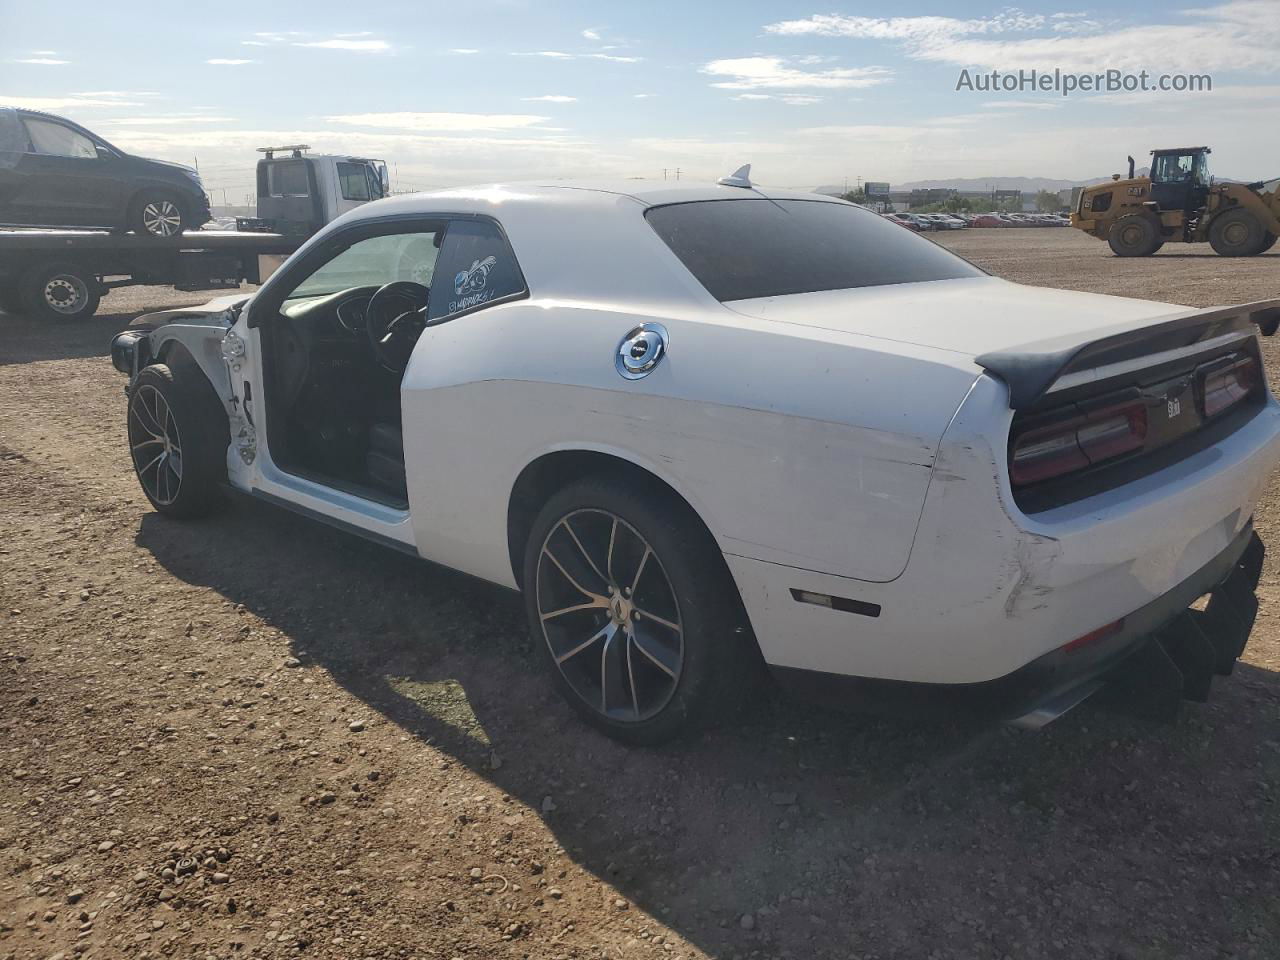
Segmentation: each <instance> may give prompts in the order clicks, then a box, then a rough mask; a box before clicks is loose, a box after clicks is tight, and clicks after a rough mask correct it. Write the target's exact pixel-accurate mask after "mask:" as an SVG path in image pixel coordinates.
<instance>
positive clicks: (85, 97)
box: [0, 91, 146, 111]
mask: <svg viewBox="0 0 1280 960" xmlns="http://www.w3.org/2000/svg"><path fill="white" fill-rule="evenodd" d="M107 93H110V91H107ZM136 96H146V94H136ZM0 104H3V105H4V106H6V107H19V108H22V109H26V110H54V111H57V110H76V109H79V108H81V107H141V106H145V104H143V103H142V102H141V101H139V100H124V99H121V98H120V97H117V96H114V95H113V96H104V95H96V96H95V95H92V94H80V93H70V94H65V95H63V96H60V97H13V96H9V95H8V94H4V93H0Z"/></svg>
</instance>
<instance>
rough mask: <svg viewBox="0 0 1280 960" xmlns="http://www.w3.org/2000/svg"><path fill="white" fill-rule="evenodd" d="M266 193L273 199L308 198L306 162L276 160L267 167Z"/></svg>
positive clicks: (308, 187) (309, 189) (309, 190)
mask: <svg viewBox="0 0 1280 960" xmlns="http://www.w3.org/2000/svg"><path fill="white" fill-rule="evenodd" d="M267 193H268V194H269V195H270V196H273V197H309V196H310V195H311V188H310V186H309V185H308V183H307V161H305V160H278V161H275V162H273V163H272V164H270V165H269V166H268V167H267Z"/></svg>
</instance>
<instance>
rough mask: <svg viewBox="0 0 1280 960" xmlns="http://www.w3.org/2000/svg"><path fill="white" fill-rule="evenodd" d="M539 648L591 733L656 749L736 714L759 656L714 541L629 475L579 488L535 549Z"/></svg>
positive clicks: (559, 507)
mask: <svg viewBox="0 0 1280 960" xmlns="http://www.w3.org/2000/svg"><path fill="white" fill-rule="evenodd" d="M523 582H524V596H525V608H526V613H527V615H528V618H529V626H530V629H531V631H532V634H533V642H534V644H535V645H536V646H537V647H538V648H539V649H540V650H542V652H543V655H544V656H545V658H546V662H547V666H548V669H549V670H550V671H551V674H552V676H553V678H554V681H555V684H556V686H557V687H558V688H559V690H560V692H561V694H562V695H563V696H564V697H565V699H566V700H568V701H569V703H570V705H571V706H572V707H573V708H574V709H575V710H576V711H577V712H578V714H579V715H580V716H582V717H583V719H585V720H586V721H587V722H588V723H589V724H591V725H592V726H594V727H595V728H596V729H598V730H601V731H602V732H604V733H606V734H608V735H609V736H611V737H613V738H615V739H617V740H621V741H623V742H625V743H630V744H638V745H654V744H658V743H662V742H664V741H667V740H670V739H672V738H673V737H676V736H683V735H687V734H690V733H692V732H694V731H695V730H698V729H700V728H701V727H702V726H704V725H705V724H706V723H708V722H709V721H711V720H713V719H717V718H721V719H723V718H724V717H725V716H728V715H732V714H734V713H736V708H737V707H738V706H739V705H740V704H741V703H743V702H744V701H745V699H746V698H747V697H748V696H749V691H750V685H751V682H752V681H753V680H754V679H755V678H756V677H758V676H759V675H760V674H761V673H762V671H761V670H760V663H761V660H760V652H759V649H758V648H757V646H756V644H755V640H754V638H753V636H752V634H751V631H750V628H749V627H748V626H747V621H746V616H745V614H744V613H743V611H742V604H741V600H740V598H739V597H738V595H737V588H736V587H735V585H734V583H733V580H732V577H731V576H730V575H729V571H728V569H727V567H726V566H725V563H724V558H723V556H722V555H721V554H720V551H719V548H718V547H717V546H716V544H715V541H714V540H712V539H711V536H710V535H709V534H708V533H707V531H706V529H705V528H704V527H703V526H702V523H701V521H700V520H699V519H698V518H697V516H696V515H695V514H694V513H693V511H692V510H690V509H689V507H688V506H687V505H686V504H685V503H684V502H683V501H681V500H679V499H678V498H676V497H675V496H674V495H672V494H670V493H668V492H666V491H664V490H661V489H658V488H655V487H654V486H652V485H651V484H646V483H643V482H640V481H639V480H638V479H637V478H633V477H630V476H628V475H626V474H622V473H617V474H615V473H606V474H600V475H597V476H592V477H587V478H585V479H582V480H578V481H576V482H574V483H571V484H569V485H568V486H566V487H565V488H564V489H562V490H560V491H559V492H557V493H556V494H554V495H553V496H552V497H551V498H550V499H549V500H548V501H547V503H546V504H545V505H544V506H543V508H542V510H541V511H540V512H539V514H538V517H537V519H536V520H535V521H534V524H533V529H532V530H531V531H530V534H529V540H528V542H527V544H526V546H525V558H524V581H523Z"/></svg>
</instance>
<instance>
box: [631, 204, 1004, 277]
mask: <svg viewBox="0 0 1280 960" xmlns="http://www.w3.org/2000/svg"><path fill="white" fill-rule="evenodd" d="M645 216H646V218H647V219H648V221H649V225H650V226H651V227H653V229H654V230H655V231H656V232H657V234H658V236H659V237H661V238H662V240H663V242H664V243H666V245H667V246H668V247H670V248H671V251H672V252H673V253H674V254H675V255H676V256H677V257H679V258H680V261H681V262H682V263H683V264H684V265H685V266H686V267H687V268H688V269H689V272H690V273H692V274H693V275H694V276H695V277H696V278H697V279H698V282H699V283H701V284H702V285H703V286H704V287H706V289H707V292H708V293H710V294H711V295H712V296H713V297H715V298H716V299H717V300H720V301H729V300H749V299H754V298H756V297H779V296H785V295H787V294H792V293H814V292H816V291H819V290H845V289H851V288H854V287H875V286H883V285H887V284H894V283H918V282H920V281H924V280H954V279H958V278H961V277H980V276H983V275H984V274H983V272H982V271H981V270H979V269H978V268H977V267H975V266H973V265H972V264H970V263H967V262H966V261H964V260H962V259H960V258H959V257H957V256H956V255H955V254H952V253H949V252H947V251H946V250H945V249H943V248H942V247H940V246H938V245H937V244H935V243H932V242H931V241H929V240H925V239H923V238H921V237H918V236H916V235H915V234H914V233H912V232H910V231H907V230H904V229H902V227H900V226H898V225H897V224H895V223H891V222H889V221H888V220H886V219H884V218H883V217H881V216H878V215H876V214H874V213H870V212H869V211H867V210H863V209H862V208H861V207H857V206H855V205H853V204H851V203H832V202H829V201H821V200H767V199H764V198H760V199H758V200H757V199H741V200H700V201H695V202H692V203H677V204H671V205H669V206H664V207H654V208H652V209H651V210H649V211H648V212H647V213H646V215H645Z"/></svg>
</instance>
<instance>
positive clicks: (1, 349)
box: [0, 312, 136, 366]
mask: <svg viewBox="0 0 1280 960" xmlns="http://www.w3.org/2000/svg"><path fill="white" fill-rule="evenodd" d="M135 316H136V313H132V312H131V313H117V314H111V313H106V314H100V315H98V316H95V317H90V318H89V319H88V320H70V321H67V322H65V323H58V322H56V321H53V320H43V319H40V318H37V317H29V316H26V315H21V314H12V313H0V366H3V365H6V364H12V363H36V362H39V361H42V360H76V359H82V358H85V357H105V356H107V355H109V354H110V353H111V338H112V337H114V336H115V335H116V334H117V333H119V332H120V331H121V330H123V329H124V328H125V327H127V326H129V324H130V322H131V321H132V320H133V318H134V317H135Z"/></svg>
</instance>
